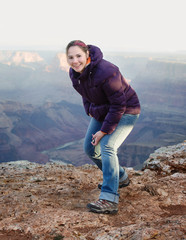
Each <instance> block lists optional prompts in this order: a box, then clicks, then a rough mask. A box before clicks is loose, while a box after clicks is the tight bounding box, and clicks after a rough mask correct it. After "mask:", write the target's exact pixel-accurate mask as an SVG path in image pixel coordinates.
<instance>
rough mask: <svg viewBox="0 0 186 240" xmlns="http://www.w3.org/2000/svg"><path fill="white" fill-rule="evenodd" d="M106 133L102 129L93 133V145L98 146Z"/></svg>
mask: <svg viewBox="0 0 186 240" xmlns="http://www.w3.org/2000/svg"><path fill="white" fill-rule="evenodd" d="M105 135H106V133H104V132H102V131H98V132H96V133H95V134H92V142H91V143H92V145H93V146H96V145H97V144H98V143H99V141H100V140H101V139H102V137H104V136H105Z"/></svg>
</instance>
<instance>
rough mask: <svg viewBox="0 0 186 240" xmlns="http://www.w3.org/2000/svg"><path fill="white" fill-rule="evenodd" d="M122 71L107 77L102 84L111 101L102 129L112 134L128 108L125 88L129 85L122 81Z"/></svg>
mask: <svg viewBox="0 0 186 240" xmlns="http://www.w3.org/2000/svg"><path fill="white" fill-rule="evenodd" d="M122 79H123V78H122V75H121V73H120V71H119V70H118V71H115V72H114V73H113V74H112V76H110V77H109V78H107V79H106V80H105V82H104V84H103V86H102V88H103V91H104V93H105V95H106V96H107V99H108V101H109V105H110V107H109V111H108V113H107V115H106V117H105V119H104V121H103V124H102V127H101V131H103V132H105V133H108V134H111V133H112V132H113V131H114V130H115V128H116V126H117V125H118V123H119V121H120V119H121V117H122V115H123V114H124V112H125V110H126V96H125V91H124V90H125V89H126V88H127V87H128V86H127V85H124V82H123V81H122Z"/></svg>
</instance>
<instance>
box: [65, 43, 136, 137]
mask: <svg viewBox="0 0 186 240" xmlns="http://www.w3.org/2000/svg"><path fill="white" fill-rule="evenodd" d="M88 47H89V52H90V57H91V63H90V64H89V65H88V66H87V67H86V68H85V70H84V71H83V72H82V73H81V74H80V73H78V72H76V71H74V70H73V69H72V68H70V72H69V75H70V78H71V80H72V84H73V87H74V88H75V89H76V91H77V92H79V93H80V94H81V96H82V98H83V104H84V107H85V111H86V113H87V115H89V114H90V115H91V116H92V117H94V118H95V119H96V120H98V121H101V122H103V124H102V127H101V129H100V130H101V131H103V132H105V133H108V134H111V133H112V132H113V131H114V130H115V128H116V126H117V124H118V122H119V121H120V119H121V117H122V115H123V114H139V113H140V103H139V100H138V96H137V94H136V92H135V91H134V90H133V88H132V87H131V86H130V85H129V84H128V83H127V81H126V79H125V78H124V77H123V76H122V74H121V73H120V71H119V68H118V67H117V66H115V65H114V64H112V63H110V62H108V61H106V60H104V59H103V54H102V52H101V50H100V49H99V48H98V47H96V46H93V45H88Z"/></svg>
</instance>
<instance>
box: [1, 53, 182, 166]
mask: <svg viewBox="0 0 186 240" xmlns="http://www.w3.org/2000/svg"><path fill="white" fill-rule="evenodd" d="M105 59H107V60H110V61H111V62H113V63H114V64H116V65H117V66H119V68H120V70H121V72H122V73H123V75H124V76H125V77H126V78H127V79H128V81H129V82H130V84H131V86H132V87H134V89H135V90H136V92H137V94H138V96H139V99H140V102H141V109H142V111H141V115H140V118H139V120H138V121H137V123H136V125H135V127H134V129H133V131H132V132H131V134H130V135H129V137H128V138H127V139H126V141H125V143H124V144H123V145H122V146H121V148H120V149H119V152H118V154H119V159H120V163H121V165H123V166H127V167H130V166H132V167H133V166H137V168H138V169H140V168H141V166H142V164H143V162H144V161H145V159H146V158H147V157H148V155H149V154H150V153H151V152H153V151H154V150H155V149H157V148H159V147H160V146H167V145H174V144H176V143H179V142H182V141H183V140H184V139H185V135H186V127H185V126H186V124H185V118H186V112H185V111H184V110H185V102H186V94H185V89H186V55H185V54H184V53H183V54H182V53H159V54H155V53H146V54H145V53H112V54H111V53H110V54H108V53H107V56H106V57H105ZM89 120H90V119H89V118H88V117H87V116H86V114H85V112H84V109H83V106H82V100H81V97H80V96H79V94H78V93H77V92H76V91H75V90H74V89H73V87H72V84H71V81H70V79H69V76H68V65H67V62H66V58H65V54H64V53H62V52H47V51H39V52H37V51H35V52H33V51H30V52H29V51H25V52H24V51H0V162H4V161H7V159H9V161H10V160H29V161H34V162H39V163H46V162H48V161H49V160H51V159H52V160H57V161H63V162H66V163H72V164H73V165H75V166H80V165H83V164H85V163H90V160H89V159H87V157H86V156H85V154H84V153H83V139H82V138H83V137H84V134H85V132H86V128H87V126H88V122H89Z"/></svg>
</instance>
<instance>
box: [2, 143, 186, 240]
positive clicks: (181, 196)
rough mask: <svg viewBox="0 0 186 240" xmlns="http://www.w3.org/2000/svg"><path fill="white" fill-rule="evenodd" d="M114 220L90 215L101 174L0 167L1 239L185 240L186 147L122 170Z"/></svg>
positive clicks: (14, 164)
mask: <svg viewBox="0 0 186 240" xmlns="http://www.w3.org/2000/svg"><path fill="white" fill-rule="evenodd" d="M127 171H128V174H129V177H130V179H131V184H130V185H129V186H128V187H127V188H123V189H121V190H120V201H119V212H118V213H117V214H116V215H104V214H100V215H99V214H94V213H91V212H89V211H88V210H87V209H86V204H87V203H88V202H90V201H94V200H97V198H98V196H99V190H98V189H97V184H98V183H99V182H100V181H101V180H102V176H101V172H100V171H99V170H98V169H97V168H96V167H94V166H92V165H84V166H82V167H73V166H72V165H66V166H64V165H59V164H56V163H55V164H53V163H47V164H46V165H39V164H34V163H29V162H27V161H20V162H9V163H2V164H0V187H1V196H0V205H1V209H0V239H2V240H8V239H14V240H18V239H19V240H25V239H28V240H29V239H30V240H31V239H39V240H50V239H51V240H59V239H65V240H76V239H81V240H93V239H94V240H107V239H108V240H110V239H111V240H112V239H113V240H115V239H116V240H117V239H120V240H131V239H133V240H148V239H161V240H167V239H174V240H184V239H185V234H186V232H185V229H186V225H185V214H186V204H185V203H186V201H185V195H186V189H185V188H184V187H185V181H186V180H185V172H186V143H185V142H184V143H182V144H179V145H175V146H171V147H167V148H161V149H159V150H157V151H156V152H155V153H154V154H152V155H150V157H149V159H148V160H147V161H146V162H145V164H144V168H143V171H134V170H133V169H131V168H130V169H129V168H128V169H127Z"/></svg>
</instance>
